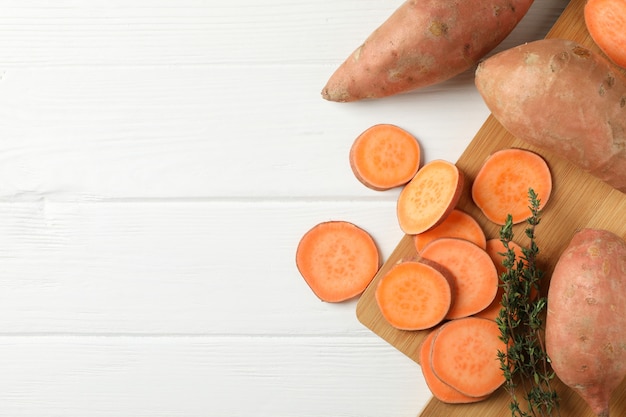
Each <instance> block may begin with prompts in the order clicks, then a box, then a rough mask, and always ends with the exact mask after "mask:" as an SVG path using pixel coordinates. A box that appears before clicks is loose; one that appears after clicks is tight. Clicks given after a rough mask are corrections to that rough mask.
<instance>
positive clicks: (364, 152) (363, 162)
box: [350, 124, 421, 190]
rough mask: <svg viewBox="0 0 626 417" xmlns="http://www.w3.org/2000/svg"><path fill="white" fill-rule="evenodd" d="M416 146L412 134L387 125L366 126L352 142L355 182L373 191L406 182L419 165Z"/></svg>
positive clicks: (351, 159)
mask: <svg viewBox="0 0 626 417" xmlns="http://www.w3.org/2000/svg"><path fill="white" fill-rule="evenodd" d="M420 153H421V152H420V146H419V143H418V142H417V140H416V139H415V137H413V136H412V135H411V134H409V133H408V132H406V131H405V130H403V129H401V128H399V127H397V126H394V125H390V124H378V125H374V126H372V127H370V128H369V129H367V130H366V131H365V132H363V133H362V134H361V135H359V137H358V138H357V139H356V140H355V141H354V143H353V145H352V148H351V149H350V166H351V167H352V170H353V172H354V174H355V176H356V177H357V179H358V180H359V181H361V182H362V183H363V184H364V185H366V186H367V187H369V188H372V189H374V190H388V189H390V188H394V187H398V186H401V185H404V184H406V183H407V182H409V181H410V180H411V178H413V177H414V176H415V173H416V172H417V170H418V169H419V165H420Z"/></svg>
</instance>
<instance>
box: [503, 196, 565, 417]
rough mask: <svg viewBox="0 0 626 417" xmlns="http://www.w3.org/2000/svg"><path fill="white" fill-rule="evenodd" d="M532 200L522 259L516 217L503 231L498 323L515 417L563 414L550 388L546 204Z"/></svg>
mask: <svg viewBox="0 0 626 417" xmlns="http://www.w3.org/2000/svg"><path fill="white" fill-rule="evenodd" d="M528 199H529V202H530V206H529V209H530V213H531V216H530V217H529V218H528V219H527V223H528V226H527V228H526V230H525V232H526V236H527V237H528V239H529V240H530V244H529V245H528V247H526V248H523V249H522V256H521V257H519V259H518V257H517V256H516V254H515V251H514V249H513V247H512V245H511V242H513V238H514V233H513V221H512V217H511V215H509V216H507V219H506V222H505V224H504V225H503V226H502V227H501V229H500V241H501V242H502V244H503V246H504V249H505V251H504V253H502V255H503V256H504V261H503V265H504V267H505V268H506V271H505V272H504V273H503V274H502V275H501V277H500V279H501V281H502V283H501V285H502V286H503V287H504V294H503V296H502V301H501V304H502V307H501V309H500V313H499V315H498V318H497V319H496V321H497V323H498V325H499V327H500V333H501V335H500V339H501V340H502V341H503V342H505V343H507V349H506V351H505V352H502V351H500V352H498V359H499V360H500V367H501V369H502V372H503V374H504V377H505V389H506V390H507V391H508V392H509V394H510V396H511V402H510V404H509V408H510V410H511V415H512V417H539V416H552V413H553V412H556V413H557V415H559V411H558V396H557V393H556V392H555V391H554V389H553V388H552V387H551V385H550V382H551V381H552V380H553V379H554V372H553V371H552V370H551V368H550V358H549V357H548V355H547V353H546V350H545V344H544V341H543V315H544V312H545V309H546V305H547V300H546V297H542V296H540V283H541V280H542V278H543V273H542V271H541V270H540V269H538V268H537V264H536V259H537V255H538V253H539V248H538V247H537V244H536V242H535V227H536V226H537V225H539V223H540V210H539V207H540V200H539V198H538V196H537V194H536V193H535V192H534V191H533V189H532V188H531V189H529V191H528ZM520 389H521V390H522V391H523V392H524V394H523V395H522V398H523V400H524V407H523V406H522V404H521V403H520V399H519V397H518V391H519V390H520Z"/></svg>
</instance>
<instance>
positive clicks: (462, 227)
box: [413, 209, 487, 253]
mask: <svg viewBox="0 0 626 417" xmlns="http://www.w3.org/2000/svg"><path fill="white" fill-rule="evenodd" d="M440 237H456V238H459V239H465V240H469V241H470V242H473V243H475V244H476V245H478V246H480V247H481V248H483V249H485V247H486V244H487V238H486V237H485V232H484V231H483V229H482V227H480V224H478V222H477V221H476V219H475V218H473V217H472V216H471V215H469V214H468V213H466V212H464V211H462V210H459V209H454V210H452V212H451V213H450V214H449V215H448V216H447V217H446V218H445V219H444V221H443V222H441V224H439V225H438V226H436V227H434V228H432V229H430V230H428V231H426V232H423V233H419V234H417V235H415V236H414V237H413V241H414V242H415V249H416V250H417V252H418V253H419V252H420V251H421V250H422V249H424V246H426V245H427V244H428V243H430V242H432V241H433V240H435V239H438V238H440Z"/></svg>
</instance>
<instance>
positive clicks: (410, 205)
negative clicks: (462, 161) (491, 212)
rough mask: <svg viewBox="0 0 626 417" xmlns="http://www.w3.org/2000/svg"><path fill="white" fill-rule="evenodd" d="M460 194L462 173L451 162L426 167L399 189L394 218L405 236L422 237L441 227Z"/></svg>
mask: <svg viewBox="0 0 626 417" xmlns="http://www.w3.org/2000/svg"><path fill="white" fill-rule="evenodd" d="M462 190H463V173H462V172H461V171H460V170H459V169H458V168H457V167H456V165H454V164H453V163H451V162H448V161H443V160H434V161H431V162H429V163H427V164H425V165H424V166H423V167H422V168H421V169H420V170H419V171H417V174H416V175H415V177H413V179H412V180H411V181H410V182H409V183H408V184H407V185H406V186H404V188H403V189H402V191H401V192H400V195H399V197H398V203H397V216H398V222H399V224H400V228H401V229H402V231H404V233H406V234H409V235H415V234H418V233H423V232H425V231H427V230H430V229H432V228H433V227H435V226H437V225H438V224H440V223H441V222H442V221H443V220H444V219H445V218H446V217H447V216H448V214H450V212H451V211H452V210H453V209H454V207H455V206H456V204H457V202H458V201H459V198H460V196H461V192H462Z"/></svg>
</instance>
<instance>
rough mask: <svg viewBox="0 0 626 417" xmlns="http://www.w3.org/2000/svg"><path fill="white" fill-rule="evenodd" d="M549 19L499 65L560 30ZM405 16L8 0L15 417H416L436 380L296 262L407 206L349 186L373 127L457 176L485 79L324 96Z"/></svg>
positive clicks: (6, 140)
mask: <svg viewBox="0 0 626 417" xmlns="http://www.w3.org/2000/svg"><path fill="white" fill-rule="evenodd" d="M566 3H567V1H566V0H543V1H540V2H537V3H536V4H535V5H534V6H533V8H532V9H531V11H530V12H529V14H528V15H527V17H526V18H525V20H524V21H523V22H522V23H521V24H520V25H519V26H518V28H517V29H516V30H515V32H514V33H513V34H512V35H511V36H510V37H509V38H508V39H507V40H506V41H505V42H504V43H503V44H502V45H501V46H500V47H499V49H498V50H500V49H503V48H506V47H510V46H513V45H515V44H517V43H521V42H524V41H529V40H534V39H539V38H541V37H543V36H544V35H545V33H546V32H547V30H548V28H549V27H550V26H551V25H552V24H553V22H554V21H555V19H556V18H557V17H558V15H559V14H560V12H561V10H562V9H563V7H564V6H565V5H566ZM399 4H400V1H390V0H365V1H360V2H356V1H353V0H332V1H331V0H323V1H319V0H318V1H312V0H301V1H282V2H281V1H272V0H229V1H223V0H206V1H201V0H180V1H177V0H128V1H112V0H108V1H107V0H93V1H86V0H85V1H78V0H59V1H47V0H38V1H35V0H1V1H0V416H10V417H20V416H33V417H35V416H36V417H42V416H51V417H52V416H61V417H70V416H72V417H73V416H76V417H92V416H94V417H95V416H132V417H141V416H167V417H173V416H185V417H192V416H268V417H281V416H285V417H294V416H316V417H319V416H354V417H357V416H358V417H367V416H407V417H409V416H417V415H418V414H419V412H420V410H421V408H422V407H423V406H424V404H425V403H426V402H427V401H428V399H429V398H430V393H429V392H428V390H427V388H426V386H425V384H424V382H423V380H422V378H421V374H420V369H419V367H418V366H417V365H416V364H415V363H413V362H412V361H410V360H409V359H408V358H406V357H404V356H403V355H402V354H400V353H399V352H398V351H396V350H395V349H394V348H393V347H391V346H389V345H387V344H386V342H384V341H382V340H381V339H380V338H378V337H377V336H376V335H374V334H372V333H371V332H370V331H369V330H367V329H366V328H364V326H363V325H361V324H360V323H359V322H358V321H357V319H356V315H355V305H356V301H351V302H347V303H344V304H339V305H329V304H325V303H322V302H320V301H318V300H317V298H315V296H314V295H313V293H312V292H311V291H310V290H309V288H308V287H307V286H306V284H305V283H304V281H303V280H302V278H301V277H300V276H299V274H298V272H297V270H296V267H295V264H294V256H295V248H296V245H297V242H298V239H299V238H300V237H301V235H302V234H303V233H304V232H305V231H306V230H308V229H309V228H310V227H312V226H313V225H314V224H316V223H318V222H320V221H324V220H329V219H342V220H349V221H352V222H354V223H356V224H358V225H360V226H361V227H363V228H365V229H366V230H368V231H369V232H370V233H371V234H372V235H373V236H374V237H375V239H376V240H377V242H378V244H379V246H380V249H381V253H382V256H383V257H386V256H388V255H389V254H390V253H391V251H392V250H393V248H394V247H395V245H396V244H397V242H398V241H399V240H400V238H401V232H400V230H399V227H398V226H397V222H396V218H395V214H394V213H395V199H396V196H397V190H394V191H389V192H383V193H381V192H374V191H371V190H369V189H366V188H365V187H363V186H362V185H361V184H360V183H359V182H358V181H357V180H356V179H355V178H354V176H353V175H352V173H351V171H350V168H349V165H348V160H347V154H348V150H349V148H350V145H351V143H352V141H353V139H354V138H355V137H356V135H358V134H359V133H360V132H361V131H363V130H364V129H365V128H367V127H369V126H371V125H372V124H375V123H381V122H387V123H395V124H397V125H399V126H401V127H404V128H405V129H407V130H409V131H410V132H412V133H413V134H415V135H416V136H417V137H418V138H419V140H420V142H421V144H422V146H423V150H424V160H425V161H428V160H431V159H434V158H444V159H448V160H451V161H455V160H456V159H457V158H458V157H459V156H460V154H461V152H462V151H463V149H464V148H465V146H466V145H467V144H468V143H469V142H470V140H471V139H472V138H473V136H474V134H475V133H476V131H477V130H478V128H479V127H480V126H481V125H482V123H483V121H484V120H485V118H486V117H487V114H488V112H487V110H486V107H485V106H484V105H483V103H482V101H481V99H480V97H479V95H478V93H477V92H476V90H475V88H474V85H473V73H472V72H471V71H468V72H467V73H465V74H462V75H460V76H458V77H456V78H455V79H453V80H450V81H448V82H446V83H443V84H442V85H439V86H435V87H430V88H426V89H424V90H422V91H419V92H415V93H411V94H406V95H402V96H397V97H393V98H389V99H384V100H379V101H370V102H362V103H351V104H337V103H329V102H326V101H324V100H322V99H321V98H320V94H319V93H320V90H321V88H322V86H323V85H324V83H325V82H326V79H327V78H328V76H329V75H330V74H331V72H332V71H333V70H334V69H335V67H336V66H337V65H338V64H339V63H340V62H341V61H343V59H344V58H345V57H346V56H347V55H348V54H349V53H350V52H351V51H352V50H353V49H354V48H355V47H356V46H357V45H358V44H359V43H360V42H361V41H362V40H363V39H365V37H366V36H367V35H368V34H369V33H370V32H371V31H372V30H373V29H374V28H375V27H376V26H378V25H379V24H380V23H381V22H382V21H383V20H384V19H385V18H386V17H387V16H388V15H389V14H390V13H391V12H392V11H393V10H394V9H395V8H396V7H397V6H398V5H399Z"/></svg>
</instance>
